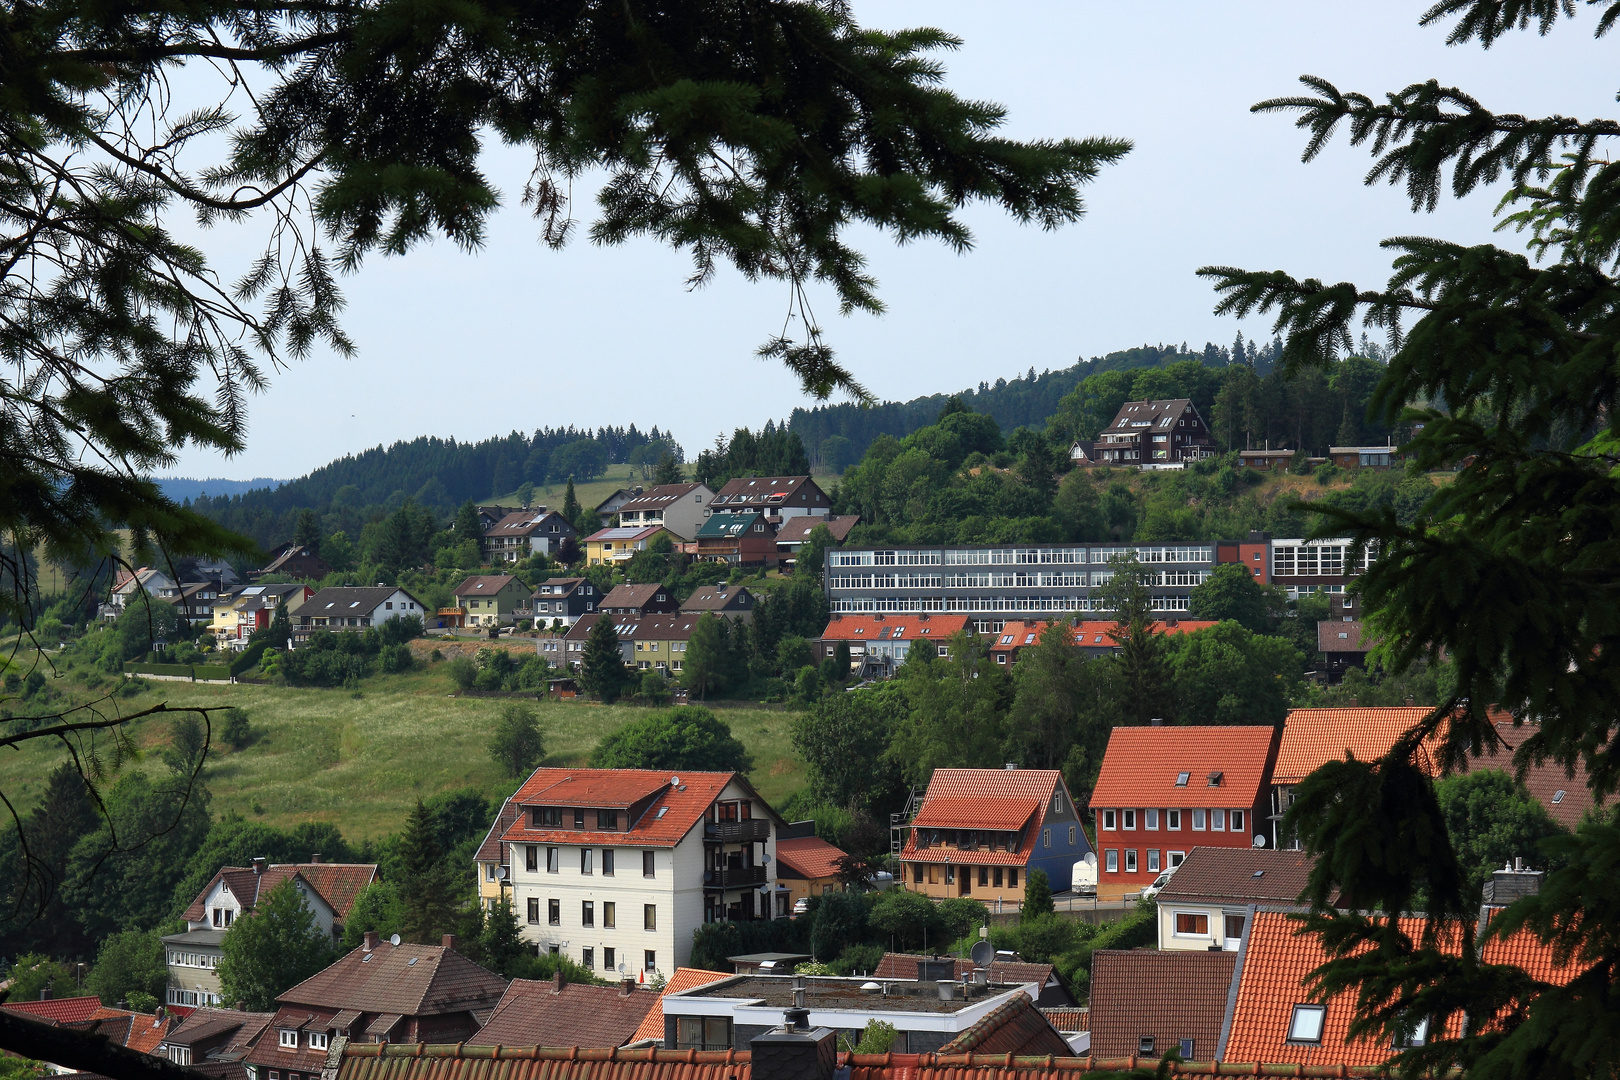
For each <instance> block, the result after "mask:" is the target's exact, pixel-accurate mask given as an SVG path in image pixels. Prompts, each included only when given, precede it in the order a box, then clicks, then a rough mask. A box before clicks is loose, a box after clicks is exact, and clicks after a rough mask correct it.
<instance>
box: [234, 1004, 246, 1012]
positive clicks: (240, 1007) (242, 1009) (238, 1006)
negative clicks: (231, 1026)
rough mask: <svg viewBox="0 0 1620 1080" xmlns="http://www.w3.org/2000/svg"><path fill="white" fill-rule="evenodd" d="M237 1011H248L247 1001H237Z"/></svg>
mask: <svg viewBox="0 0 1620 1080" xmlns="http://www.w3.org/2000/svg"><path fill="white" fill-rule="evenodd" d="M236 1011H237V1012H247V1002H245V1001H238V1002H237V1003H236Z"/></svg>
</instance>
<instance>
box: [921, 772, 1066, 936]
mask: <svg viewBox="0 0 1620 1080" xmlns="http://www.w3.org/2000/svg"><path fill="white" fill-rule="evenodd" d="M1090 850H1091V844H1090V843H1088V842H1087V840H1086V833H1085V830H1084V829H1082V828H1081V827H1080V816H1079V813H1078V810H1077V808H1076V807H1075V805H1074V801H1073V800H1072V799H1071V798H1070V797H1069V789H1068V787H1067V786H1066V785H1065V784H1064V782H1063V774H1062V773H1060V772H1058V771H1057V770H1056V769H1020V768H1018V767H1017V766H1015V765H1009V766H1008V767H1007V768H1005V769H935V770H934V774H933V776H932V777H930V778H929V781H928V790H927V791H926V792H925V793H924V794H923V801H922V806H921V807H920V808H919V809H918V810H917V813H916V816H914V817H913V818H912V819H911V823H910V826H909V832H908V835H907V837H906V842H905V847H904V848H903V849H902V850H901V852H900V884H901V887H903V888H906V889H910V890H912V891H914V892H920V893H922V894H924V895H926V896H928V897H931V898H934V899H944V898H945V897H948V896H971V897H973V898H974V899H975V900H980V901H983V902H985V903H988V904H991V905H995V904H997V903H1000V902H1012V903H1021V902H1022V901H1023V897H1024V885H1025V882H1026V880H1027V879H1028V876H1029V874H1030V873H1031V872H1032V871H1035V870H1044V871H1045V872H1046V880H1047V883H1048V885H1050V887H1051V889H1052V891H1053V892H1063V891H1065V890H1067V889H1068V888H1069V886H1070V885H1071V884H1072V880H1073V879H1072V872H1073V869H1074V864H1075V862H1076V861H1077V860H1079V859H1080V858H1081V857H1082V856H1083V855H1085V854H1086V853H1087V852H1089V851H1090Z"/></svg>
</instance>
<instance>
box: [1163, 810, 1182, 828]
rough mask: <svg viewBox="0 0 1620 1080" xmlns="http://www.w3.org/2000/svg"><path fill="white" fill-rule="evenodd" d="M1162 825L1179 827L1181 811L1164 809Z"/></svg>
mask: <svg viewBox="0 0 1620 1080" xmlns="http://www.w3.org/2000/svg"><path fill="white" fill-rule="evenodd" d="M1164 827H1165V828H1167V829H1179V828H1181V811H1180V810H1166V811H1165V812H1164Z"/></svg>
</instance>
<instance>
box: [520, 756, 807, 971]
mask: <svg viewBox="0 0 1620 1080" xmlns="http://www.w3.org/2000/svg"><path fill="white" fill-rule="evenodd" d="M512 800H513V802H514V803H516V804H517V805H518V806H519V807H520V808H521V810H520V814H519V816H518V818H517V819H516V821H515V822H514V823H513V824H512V825H511V826H510V827H508V828H507V830H506V832H505V834H504V835H503V836H502V839H503V840H505V841H506V842H507V843H508V844H509V845H510V851H511V856H512V859H511V880H512V895H513V898H514V900H515V906H516V910H517V917H518V920H519V922H520V924H521V925H522V933H523V938H524V940H525V941H529V942H532V943H534V944H535V945H536V946H537V947H538V948H539V949H540V951H541V952H542V953H544V952H550V953H552V954H556V955H562V956H566V957H568V958H569V959H570V960H572V961H574V962H575V963H577V964H580V965H582V966H583V967H585V968H587V969H589V970H591V971H592V972H603V973H607V974H608V975H609V977H611V976H612V973H615V972H616V973H619V974H624V973H626V972H631V973H634V972H643V973H645V974H646V976H647V977H648V978H651V977H652V976H653V975H654V974H656V973H660V972H662V973H665V974H666V975H667V974H668V973H669V972H672V971H674V970H675V969H676V968H677V967H679V966H681V965H683V964H685V963H686V961H687V957H688V954H689V953H690V952H691V949H692V934H693V932H694V931H695V930H696V929H697V928H698V927H699V926H700V925H702V924H704V923H710V922H718V921H720V920H722V919H724V920H729V921H732V922H738V921H747V920H754V919H772V918H776V917H778V916H785V915H786V914H787V894H786V892H781V893H780V894H779V893H778V890H777V886H776V881H775V872H774V861H775V860H774V858H767V856H773V855H774V848H775V830H776V828H778V827H780V826H781V825H783V824H785V823H784V822H783V821H782V820H781V819H780V818H779V817H777V815H776V812H775V811H774V810H772V809H771V808H770V806H769V805H768V804H767V803H766V802H765V800H764V799H761V798H760V797H759V795H758V793H756V792H755V791H754V789H753V788H752V787H751V786H749V784H748V782H747V781H746V780H745V779H743V778H742V777H741V776H740V775H738V774H736V773H725V772H686V771H684V770H683V771H682V772H681V773H680V774H679V775H676V774H674V773H673V772H660V771H656V770H644V769H551V768H541V769H536V770H535V771H534V773H533V774H532V775H531V776H530V777H529V778H528V780H526V781H525V782H524V783H523V786H522V787H520V788H519V789H518V791H517V793H516V794H515V795H513V796H512Z"/></svg>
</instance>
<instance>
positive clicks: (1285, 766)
mask: <svg viewBox="0 0 1620 1080" xmlns="http://www.w3.org/2000/svg"><path fill="white" fill-rule="evenodd" d="M1433 711H1434V710H1433V709H1430V708H1428V707H1426V706H1417V707H1405V706H1402V707H1397V708H1384V709H1359V708H1358V709H1295V710H1293V711H1292V712H1290V713H1289V714H1288V719H1287V720H1286V721H1284V722H1283V735H1282V743H1281V744H1280V745H1279V746H1278V748H1277V765H1276V767H1275V768H1274V769H1272V771H1271V782H1272V783H1273V784H1297V783H1299V782H1300V781H1301V780H1303V779H1305V778H1306V777H1307V776H1309V775H1310V774H1311V773H1313V772H1315V771H1316V770H1317V769H1318V768H1320V767H1321V766H1323V765H1325V764H1327V763H1328V762H1330V761H1343V760H1345V755H1346V754H1355V756H1356V760H1357V761H1372V760H1373V759H1374V758H1380V757H1383V756H1384V755H1385V754H1387V753H1389V748H1390V747H1392V746H1394V745H1395V740H1396V739H1399V738H1400V737H1401V736H1402V735H1404V734H1406V732H1408V731H1410V730H1411V729H1412V728H1413V727H1414V726H1415V725H1416V724H1417V723H1418V722H1419V721H1420V720H1422V719H1423V718H1424V717H1426V716H1428V715H1429V714H1430V713H1431V712H1433ZM1421 762H1422V764H1423V765H1424V766H1425V767H1427V768H1428V769H1429V771H1430V775H1436V776H1437V775H1439V769H1438V768H1437V767H1436V766H1435V765H1434V763H1433V761H1432V760H1431V759H1430V758H1429V757H1428V756H1426V755H1425V756H1424V757H1422V758H1421Z"/></svg>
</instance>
